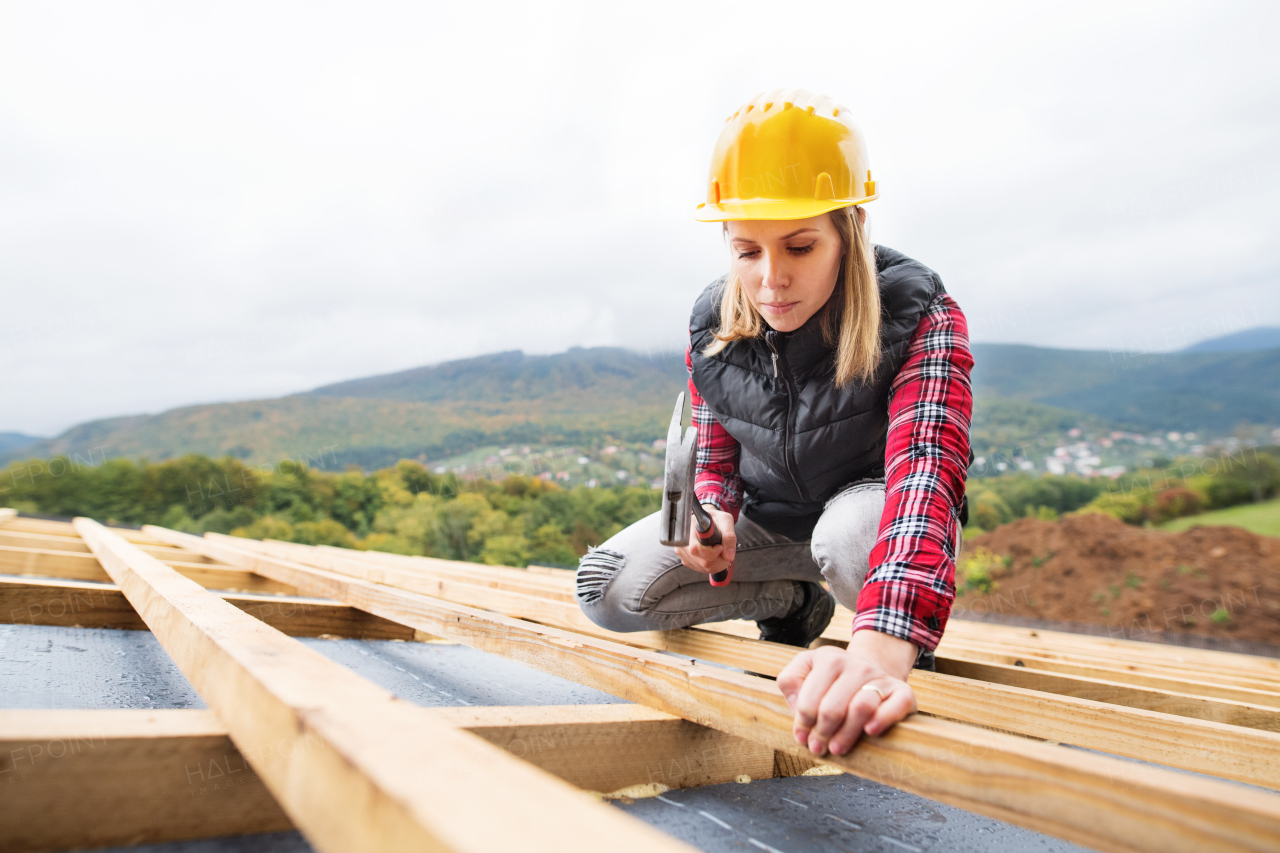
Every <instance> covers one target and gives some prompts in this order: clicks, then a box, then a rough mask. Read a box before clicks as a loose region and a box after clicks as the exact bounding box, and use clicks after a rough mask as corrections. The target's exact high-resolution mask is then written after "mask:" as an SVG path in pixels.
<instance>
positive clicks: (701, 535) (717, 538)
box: [693, 503, 733, 586]
mask: <svg viewBox="0 0 1280 853" xmlns="http://www.w3.org/2000/svg"><path fill="white" fill-rule="evenodd" d="M693 522H694V524H695V525H696V526H697V528H698V541H699V542H701V543H702V544H703V545H707V546H711V545H719V544H720V543H721V542H722V541H724V538H723V537H722V536H721V535H720V528H719V527H716V525H715V523H714V522H713V521H712V520H711V516H710V514H708V513H707V511H706V510H705V509H703V508H702V504H699V503H695V504H694V505H693ZM731 577H733V566H732V565H730V566H729V568H727V569H721V570H720V571H718V572H715V573H714V574H712V575H711V585H712V586H726V585H728V583H729V578H731Z"/></svg>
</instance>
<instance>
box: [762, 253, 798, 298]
mask: <svg viewBox="0 0 1280 853" xmlns="http://www.w3.org/2000/svg"><path fill="white" fill-rule="evenodd" d="M763 255H764V258H763V260H764V278H763V279H762V280H761V284H763V285H764V286H765V287H767V288H768V289H770V290H777V289H778V288H781V287H786V286H787V285H788V284H790V283H791V278H790V276H789V275H788V273H787V265H786V256H785V255H784V254H782V253H779V252H775V251H773V250H772V249H766V250H765V251H764V252H763Z"/></svg>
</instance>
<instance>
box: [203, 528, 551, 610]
mask: <svg viewBox="0 0 1280 853" xmlns="http://www.w3.org/2000/svg"><path fill="white" fill-rule="evenodd" d="M217 535H219V534H214V536H215V537H216V536H217ZM242 541H247V542H249V543H253V544H250V545H249V546H248V547H250V548H254V549H255V550H260V551H262V553H264V554H272V555H275V556H277V557H284V558H285V559H286V560H294V559H299V556H300V555H304V554H305V555H307V559H306V562H308V564H309V565H315V566H316V567H317V568H322V569H323V568H328V567H327V566H326V565H324V563H326V562H327V561H329V560H338V561H343V562H350V561H352V560H357V561H360V562H363V563H365V564H369V565H373V566H379V567H382V568H383V569H386V570H398V571H400V572H404V573H407V574H410V575H416V576H418V577H432V578H438V579H440V580H446V581H447V580H452V581H462V582H465V583H469V584H472V585H474V586H483V587H488V588H491V589H499V590H504V591H507V592H518V593H523V594H526V595H536V596H538V597H540V598H546V599H551V600H554V601H564V602H568V603H570V604H573V603H575V599H574V591H573V585H572V583H569V584H566V583H564V582H563V581H562V580H561V579H558V578H551V577H547V576H546V575H543V574H539V573H531V572H527V571H525V570H523V569H513V568H508V567H506V566H481V565H478V564H475V563H461V562H457V561H454V560H437V559H433V558H430V557H406V556H404V555H401V554H385V553H381V552H378V551H351V550H349V549H346V548H333V547H331V546H324V547H319V548H314V547H312V546H310V545H298V544H296V543H293V542H277V541H274V540H268V541H265V542H261V543H256V542H255V540H252V539H250V540H242Z"/></svg>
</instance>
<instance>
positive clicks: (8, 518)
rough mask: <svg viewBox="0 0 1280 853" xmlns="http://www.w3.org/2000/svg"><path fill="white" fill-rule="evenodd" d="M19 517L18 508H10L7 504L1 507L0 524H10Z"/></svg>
mask: <svg viewBox="0 0 1280 853" xmlns="http://www.w3.org/2000/svg"><path fill="white" fill-rule="evenodd" d="M17 517H18V511H17V510H16V509H10V508H9V507H7V506H6V507H0V525H4V524H10V523H11V522H12V521H13V520H14V519H15V518H17Z"/></svg>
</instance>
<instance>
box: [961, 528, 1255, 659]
mask: <svg viewBox="0 0 1280 853" xmlns="http://www.w3.org/2000/svg"><path fill="white" fill-rule="evenodd" d="M991 555H994V558H993V557H992V556H991ZM959 563H960V566H959V571H958V573H957V574H958V577H957V581H958V583H957V587H958V590H957V592H958V594H957V597H956V603H955V608H954V610H953V612H952V615H954V616H956V617H958V618H964V617H965V616H966V615H967V616H969V617H970V618H980V617H983V616H986V615H987V614H1000V615H1002V616H1005V615H1007V616H1014V617H1022V618H1031V619H1044V620H1049V621H1054V622H1082V623H1088V624H1093V625H1100V626H1106V627H1107V628H1108V633H1110V634H1111V635H1112V636H1116V637H1122V636H1123V637H1130V638H1134V639H1142V638H1143V637H1144V636H1148V637H1150V635H1152V634H1157V635H1158V634H1161V633H1165V632H1168V633H1179V634H1200V635H1205V636H1212V637H1221V638H1232V639H1237V640H1248V641H1252V642H1261V643H1271V644H1276V645H1280V539H1275V538H1271V537H1268V536H1259V535H1257V534H1255V533H1250V532H1249V531H1247V530H1243V529H1241V528H1238V527H1192V528H1191V529H1190V530H1186V531H1183V532H1181V533H1171V532H1167V531H1163V530H1148V529H1144V528H1141V527H1134V526H1132V525H1128V524H1124V523H1122V522H1120V521H1117V520H1115V519H1114V518H1111V517H1109V516H1105V515H1099V514H1093V513H1090V514H1084V515H1075V516H1066V517H1064V518H1062V519H1061V520H1059V521H1042V520H1040V519H1035V518H1024V519H1020V520H1018V521H1014V522H1011V523H1009V524H1004V525H1001V526H1000V527H997V528H996V529H995V530H992V531H990V532H988V533H983V534H981V535H979V536H974V537H971V538H969V539H967V540H966V541H965V543H964V550H963V552H962V553H961V557H960V561H959ZM984 569H985V570H986V572H987V574H988V575H989V580H984V577H983V570H984ZM966 577H968V578H969V580H968V582H967V583H966V581H965V578H966ZM966 587H967V588H966Z"/></svg>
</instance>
